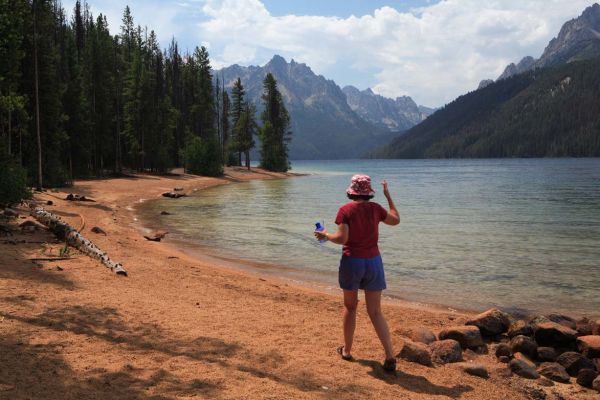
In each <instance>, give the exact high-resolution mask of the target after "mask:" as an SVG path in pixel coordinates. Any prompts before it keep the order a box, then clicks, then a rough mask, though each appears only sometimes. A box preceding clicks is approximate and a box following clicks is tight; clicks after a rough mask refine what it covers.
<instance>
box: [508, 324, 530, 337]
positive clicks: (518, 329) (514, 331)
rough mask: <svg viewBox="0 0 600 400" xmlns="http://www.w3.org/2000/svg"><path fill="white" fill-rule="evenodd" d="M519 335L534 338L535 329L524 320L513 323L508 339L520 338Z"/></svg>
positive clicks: (509, 329)
mask: <svg viewBox="0 0 600 400" xmlns="http://www.w3.org/2000/svg"><path fill="white" fill-rule="evenodd" d="M519 335H523V336H533V328H532V327H531V325H529V324H528V323H527V322H525V321H523V320H522V319H520V320H518V321H515V322H513V323H512V324H510V327H509V328H508V337H509V338H511V339H512V338H514V337H515V336H519Z"/></svg>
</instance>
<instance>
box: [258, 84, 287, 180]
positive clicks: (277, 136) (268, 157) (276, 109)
mask: <svg viewBox="0 0 600 400" xmlns="http://www.w3.org/2000/svg"><path fill="white" fill-rule="evenodd" d="M262 99H263V102H264V111H263V113H262V116H261V118H262V121H263V128H262V129H261V131H260V139H261V145H262V147H261V166H262V167H263V168H265V169H267V170H270V171H279V172H286V171H287V170H288V169H289V168H290V162H289V160H288V144H289V142H290V140H291V132H290V130H289V127H290V116H289V114H288V112H287V109H286V108H285V105H284V104H283V98H282V97H281V93H280V92H279V90H278V89H277V81H276V80H275V78H274V77H273V75H272V74H271V73H268V74H267V75H266V76H265V79H264V80H263V95H262Z"/></svg>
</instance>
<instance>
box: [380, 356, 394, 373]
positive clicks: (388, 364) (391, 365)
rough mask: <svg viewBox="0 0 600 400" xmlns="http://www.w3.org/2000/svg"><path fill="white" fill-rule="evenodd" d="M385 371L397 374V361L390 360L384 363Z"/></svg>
mask: <svg viewBox="0 0 600 400" xmlns="http://www.w3.org/2000/svg"><path fill="white" fill-rule="evenodd" d="M383 369H384V371H386V372H395V371H396V359H395V358H388V359H387V360H385V361H384V362H383Z"/></svg>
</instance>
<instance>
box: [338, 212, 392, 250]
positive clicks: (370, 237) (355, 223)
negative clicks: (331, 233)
mask: <svg viewBox="0 0 600 400" xmlns="http://www.w3.org/2000/svg"><path fill="white" fill-rule="evenodd" d="M386 217H387V211H386V209H385V208H383V207H382V206H380V205H379V204H377V203H372V202H370V201H351V202H350V203H348V204H345V205H343V206H342V207H340V209H339V211H338V213H337V216H336V217H335V223H336V225H339V224H347V225H348V227H349V228H350V234H349V235H348V241H347V242H346V244H345V245H344V255H345V256H349V257H358V258H371V257H375V256H378V255H379V248H378V247H377V240H378V239H379V223H380V222H381V221H383V220H384V219H385V218H386Z"/></svg>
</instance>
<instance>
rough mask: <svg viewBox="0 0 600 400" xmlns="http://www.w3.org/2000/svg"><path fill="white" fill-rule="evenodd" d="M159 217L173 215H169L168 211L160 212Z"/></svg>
mask: <svg viewBox="0 0 600 400" xmlns="http://www.w3.org/2000/svg"><path fill="white" fill-rule="evenodd" d="M160 215H173V214H171V213H170V212H168V211H161V212H160Z"/></svg>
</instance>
